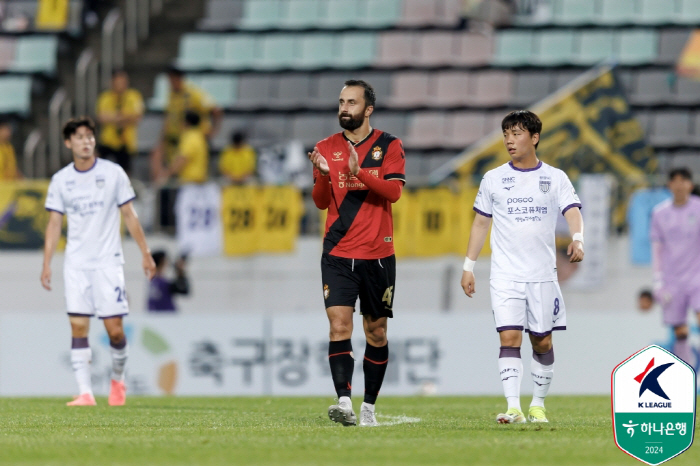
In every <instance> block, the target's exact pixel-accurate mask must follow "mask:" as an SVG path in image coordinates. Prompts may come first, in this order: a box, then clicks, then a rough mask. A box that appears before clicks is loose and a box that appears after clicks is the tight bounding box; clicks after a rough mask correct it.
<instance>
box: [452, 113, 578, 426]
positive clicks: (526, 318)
mask: <svg viewBox="0 0 700 466" xmlns="http://www.w3.org/2000/svg"><path fill="white" fill-rule="evenodd" d="M501 128H502V129H503V142H504V144H505V146H506V150H508V153H509V154H510V157H511V161H510V162H508V163H506V164H504V165H501V166H500V167H498V168H495V169H493V170H490V171H488V172H487V173H486V174H485V175H484V178H483V179H482V181H481V185H480V187H479V192H478V194H477V196H476V201H475V202H474V210H475V211H476V216H475V218H474V224H473V225H472V230H471V234H470V236H469V245H468V246H467V257H466V258H465V260H464V273H463V274H462V288H463V289H464V292H465V293H466V294H467V296H469V297H470V298H471V297H472V295H473V294H474V293H475V292H476V288H475V278H474V263H475V262H476V259H477V257H478V256H479V252H480V251H481V248H482V247H483V245H484V241H485V240H486V235H487V233H488V230H489V226H490V225H491V220H492V219H493V231H492V232H491V249H492V255H491V303H492V309H493V315H494V319H495V321H496V331H498V333H499V336H500V341H501V349H500V355H499V359H498V369H499V371H500V375H501V381H502V383H503V390H504V392H505V396H506V399H507V400H508V410H507V411H506V412H505V413H502V414H499V415H498V416H497V417H496V421H497V422H499V423H501V424H510V423H521V422H526V419H525V415H524V414H523V412H522V410H521V408H520V381H521V379H522V372H523V363H522V360H521V359H520V345H521V343H522V331H523V330H525V331H527V332H529V333H530V342H531V343H532V348H533V353H532V366H531V373H532V380H533V382H534V384H535V386H534V393H533V398H532V403H531V405H530V410H529V419H530V421H531V422H548V421H547V417H546V414H545V408H544V398H545V396H546V395H547V392H548V391H549V385H550V383H551V382H552V375H553V371H554V350H553V349H552V331H553V330H565V329H566V307H565V306H564V300H563V298H562V294H561V289H560V288H559V283H558V281H557V269H556V250H555V244H554V230H555V227H556V224H557V216H558V215H559V213H560V212H561V214H563V215H564V218H565V219H566V222H567V223H568V225H569V231H570V232H571V235H572V238H573V240H572V242H571V243H570V244H569V247H568V250H567V253H568V255H569V256H570V259H569V260H570V261H571V262H580V261H581V260H582V259H583V219H582V217H581V212H580V208H581V203H580V201H579V198H578V196H577V195H576V191H575V190H574V188H573V186H572V185H571V181H569V178H568V177H567V176H566V174H565V173H564V172H563V171H561V170H559V169H556V168H554V167H552V166H550V165H547V164H546V163H542V162H541V161H540V160H538V158H537V154H536V152H535V150H536V149H537V145H538V143H539V140H540V134H541V131H542V122H541V121H540V119H539V118H538V117H537V115H535V114H534V113H532V112H529V111H526V110H520V111H515V112H511V113H509V114H508V115H507V116H506V117H505V118H504V119H503V121H502V122H501Z"/></svg>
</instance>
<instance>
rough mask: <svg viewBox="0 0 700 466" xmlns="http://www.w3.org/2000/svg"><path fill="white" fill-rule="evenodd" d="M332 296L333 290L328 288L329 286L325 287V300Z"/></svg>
mask: <svg viewBox="0 0 700 466" xmlns="http://www.w3.org/2000/svg"><path fill="white" fill-rule="evenodd" d="M330 295H331V289H330V288H328V285H323V299H328V297H329V296H330Z"/></svg>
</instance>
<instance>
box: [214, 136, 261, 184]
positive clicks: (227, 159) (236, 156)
mask: <svg viewBox="0 0 700 466" xmlns="http://www.w3.org/2000/svg"><path fill="white" fill-rule="evenodd" d="M255 163H256V160H255V149H253V148H252V147H251V146H249V145H248V144H246V145H244V146H241V147H233V146H226V147H225V148H224V150H223V151H222V152H221V158H220V159H219V171H220V172H221V173H222V174H224V175H226V176H228V177H230V178H232V179H233V180H235V181H242V180H244V179H245V178H248V177H249V176H251V175H252V174H253V173H255Z"/></svg>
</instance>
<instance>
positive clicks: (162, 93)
mask: <svg viewBox="0 0 700 466" xmlns="http://www.w3.org/2000/svg"><path fill="white" fill-rule="evenodd" d="M169 93H170V83H168V76H167V75H166V74H165V73H161V74H159V75H158V76H156V80H155V82H154V83H153V97H151V98H150V99H148V108H149V109H151V110H163V109H164V108H165V106H166V105H167V104H168V94H169Z"/></svg>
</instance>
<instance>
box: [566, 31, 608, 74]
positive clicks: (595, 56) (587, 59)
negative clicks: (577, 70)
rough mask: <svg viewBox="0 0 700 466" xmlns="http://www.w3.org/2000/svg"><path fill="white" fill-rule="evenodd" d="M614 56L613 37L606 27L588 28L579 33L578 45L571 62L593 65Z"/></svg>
mask: <svg viewBox="0 0 700 466" xmlns="http://www.w3.org/2000/svg"><path fill="white" fill-rule="evenodd" d="M614 56H615V37H614V34H613V32H612V31H610V30H606V29H588V30H583V31H581V32H580V33H579V47H578V51H577V52H576V54H575V55H574V58H573V62H574V63H576V64H579V65H595V64H596V63H598V62H600V61H602V60H606V59H609V58H612V57H614Z"/></svg>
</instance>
